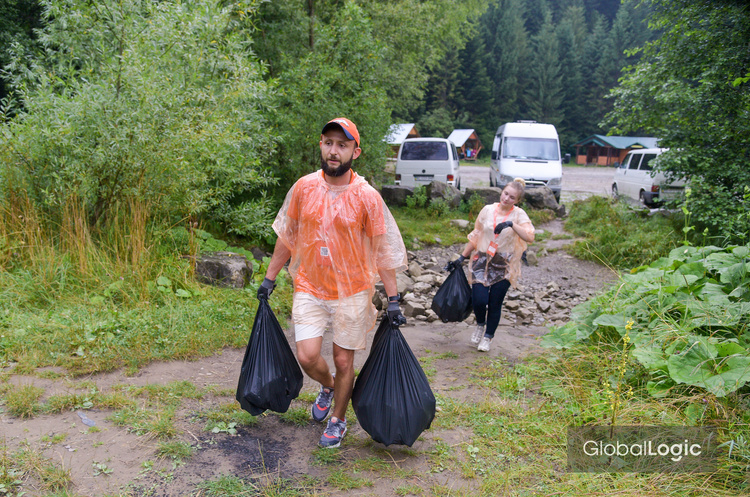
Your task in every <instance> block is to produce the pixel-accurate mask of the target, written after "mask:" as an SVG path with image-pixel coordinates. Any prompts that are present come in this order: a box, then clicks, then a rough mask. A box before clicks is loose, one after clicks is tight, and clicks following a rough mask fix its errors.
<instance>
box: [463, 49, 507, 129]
mask: <svg viewBox="0 0 750 497" xmlns="http://www.w3.org/2000/svg"><path fill="white" fill-rule="evenodd" d="M460 59H461V70H460V73H459V91H458V92H457V99H456V106H457V109H458V111H459V112H458V113H457V115H456V126H457V127H461V128H473V129H475V130H476V132H477V134H478V135H479V137H480V139H481V140H482V142H484V143H491V141H492V136H493V135H494V133H495V130H496V129H497V125H498V124H497V123H496V122H495V119H494V113H493V111H492V109H493V107H494V101H493V95H492V86H493V84H492V79H491V78H490V76H489V73H488V71H487V68H488V67H489V65H490V57H489V54H488V53H487V49H486V47H485V45H484V38H483V37H482V36H479V35H477V36H475V37H474V38H472V39H471V40H469V42H468V43H467V44H466V47H465V48H464V49H463V50H462V51H461V53H460Z"/></svg>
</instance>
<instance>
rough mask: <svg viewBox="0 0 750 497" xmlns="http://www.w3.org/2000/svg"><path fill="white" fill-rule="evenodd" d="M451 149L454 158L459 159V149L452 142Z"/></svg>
mask: <svg viewBox="0 0 750 497" xmlns="http://www.w3.org/2000/svg"><path fill="white" fill-rule="evenodd" d="M451 150H453V160H455V161H458V151H457V150H456V146H455V145H454V144H452V143H451Z"/></svg>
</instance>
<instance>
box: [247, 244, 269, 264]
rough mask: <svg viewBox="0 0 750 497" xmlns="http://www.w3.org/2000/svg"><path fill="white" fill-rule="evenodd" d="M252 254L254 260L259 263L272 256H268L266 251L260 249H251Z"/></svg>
mask: <svg viewBox="0 0 750 497" xmlns="http://www.w3.org/2000/svg"><path fill="white" fill-rule="evenodd" d="M250 252H251V253H252V254H253V259H255V260H256V261H259V262H260V261H262V260H263V258H264V257H271V254H267V253H266V252H265V251H263V250H261V249H260V248H259V247H253V248H251V249H250Z"/></svg>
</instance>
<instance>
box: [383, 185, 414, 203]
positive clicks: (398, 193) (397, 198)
mask: <svg viewBox="0 0 750 497" xmlns="http://www.w3.org/2000/svg"><path fill="white" fill-rule="evenodd" d="M412 195H414V188H413V187H411V186H401V185H383V187H382V188H381V189H380V196H381V197H383V201H385V203H386V205H388V206H397V207H403V206H405V205H406V199H407V198H408V197H410V196H412Z"/></svg>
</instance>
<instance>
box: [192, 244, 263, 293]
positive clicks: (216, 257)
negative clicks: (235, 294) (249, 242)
mask: <svg viewBox="0 0 750 497" xmlns="http://www.w3.org/2000/svg"><path fill="white" fill-rule="evenodd" d="M252 275H253V266H252V265H251V264H250V262H249V261H248V260H247V257H245V256H244V255H241V254H235V253H234V252H204V253H202V254H201V255H200V256H198V259H197V260H196V261H195V277H196V279H197V280H198V281H200V282H201V283H205V284H207V285H213V286H220V287H229V288H244V286H245V285H247V283H248V282H249V281H250V278H251V277H252Z"/></svg>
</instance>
